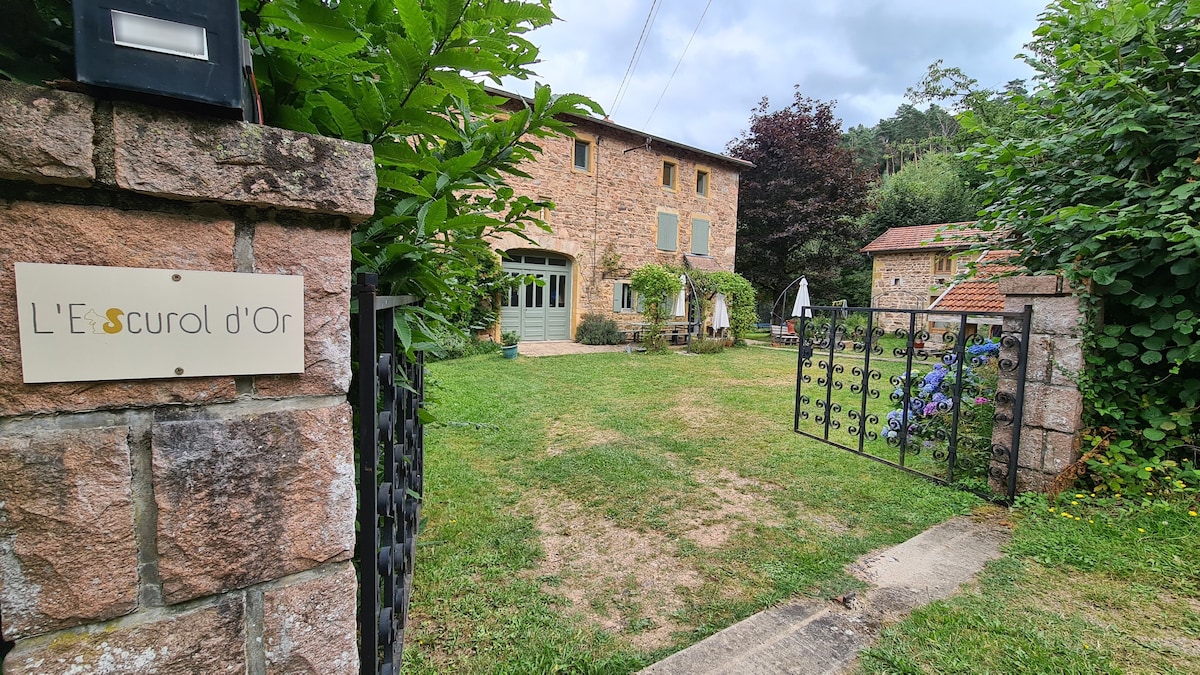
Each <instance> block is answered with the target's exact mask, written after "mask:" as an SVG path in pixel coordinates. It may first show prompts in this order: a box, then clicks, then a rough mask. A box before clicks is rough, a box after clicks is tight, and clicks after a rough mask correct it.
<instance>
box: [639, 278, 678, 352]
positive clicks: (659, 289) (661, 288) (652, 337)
mask: <svg viewBox="0 0 1200 675" xmlns="http://www.w3.org/2000/svg"><path fill="white" fill-rule="evenodd" d="M630 282H631V284H632V285H633V290H635V291H637V292H638V294H640V295H641V296H642V298H644V301H645V309H644V310H643V311H642V316H643V317H645V319H646V323H647V324H649V325H648V326H647V327H646V331H645V332H644V333H643V335H644V336H645V337H644V338H643V340H642V343H643V344H644V345H645V347H646V351H647V352H649V353H659V354H661V353H666V351H667V339H666V338H665V337H663V334H662V332H663V328H664V327H665V326H666V325H667V314H668V312H669V310H668V309H667V308H666V307H665V305H666V304H667V303H668V302H670V300H671V299H673V298H674V297H675V294H676V293H678V292H679V290H680V289H681V288H683V284H681V283H680V282H679V275H678V274H676V273H675V272H672V271H671V270H669V269H667V268H666V267H663V266H662V265H659V264H658V263H650V264H649V265H646V266H645V267H641V268H639V269H638V270H636V271H635V272H634V273H633V276H632V277H630Z"/></svg>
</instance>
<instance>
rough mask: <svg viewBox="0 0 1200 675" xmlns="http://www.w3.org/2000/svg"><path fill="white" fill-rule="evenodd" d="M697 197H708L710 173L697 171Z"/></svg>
mask: <svg viewBox="0 0 1200 675" xmlns="http://www.w3.org/2000/svg"><path fill="white" fill-rule="evenodd" d="M696 196H697V197H707V196H708V171H705V170H704V169H696Z"/></svg>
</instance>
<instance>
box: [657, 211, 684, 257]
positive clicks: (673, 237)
mask: <svg viewBox="0 0 1200 675" xmlns="http://www.w3.org/2000/svg"><path fill="white" fill-rule="evenodd" d="M658 248H659V250H660V251H674V250H676V249H677V248H679V216H677V215H675V214H674V213H667V212H665V211H659V212H658Z"/></svg>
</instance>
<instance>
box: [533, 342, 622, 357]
mask: <svg viewBox="0 0 1200 675" xmlns="http://www.w3.org/2000/svg"><path fill="white" fill-rule="evenodd" d="M625 347H626V345H585V344H582V343H579V342H568V341H566V340H554V341H548V342H522V343H521V344H520V346H519V347H518V348H517V354H518V355H519V356H534V357H537V356H562V355H563V354H598V353H600V352H623V351H625Z"/></svg>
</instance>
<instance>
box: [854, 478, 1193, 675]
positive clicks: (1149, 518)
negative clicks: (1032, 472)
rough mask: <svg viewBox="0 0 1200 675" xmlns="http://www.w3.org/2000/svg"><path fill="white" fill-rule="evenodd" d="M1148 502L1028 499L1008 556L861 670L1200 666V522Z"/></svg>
mask: <svg viewBox="0 0 1200 675" xmlns="http://www.w3.org/2000/svg"><path fill="white" fill-rule="evenodd" d="M1137 499H1140V498H1135V500H1133V501H1132V502H1130V501H1129V500H1128V498H1126V499H1125V503H1124V504H1122V507H1121V508H1120V509H1115V508H1114V507H1113V506H1112V505H1111V504H1099V505H1097V504H1095V502H1097V501H1105V500H1094V499H1092V497H1091V495H1090V494H1088V493H1073V492H1072V493H1067V494H1066V495H1064V497H1063V498H1062V499H1061V500H1060V502H1059V503H1058V505H1057V506H1056V507H1054V508H1053V510H1052V509H1051V507H1049V506H1048V505H1047V504H1046V503H1045V500H1043V499H1040V498H1039V499H1038V500H1029V501H1028V503H1027V504H1026V505H1025V506H1024V507H1022V508H1020V509H1018V510H1016V511H1015V512H1014V517H1015V520H1016V525H1017V526H1016V529H1015V533H1014V537H1013V541H1012V543H1011V544H1010V545H1009V547H1008V549H1007V553H1008V556H1007V557H1005V558H1002V559H1000V560H997V561H994V562H993V563H991V564H990V565H989V566H988V568H987V569H986V570H985V571H984V573H983V575H982V576H981V578H980V582H979V584H978V586H977V587H976V588H975V589H973V590H971V591H969V592H967V593H964V594H962V595H959V596H957V597H955V598H952V599H950V600H948V601H943V602H936V603H934V604H932V605H929V606H928V607H924V608H922V609H919V610H917V611H916V612H914V613H913V614H912V615H911V616H909V617H908V618H907V619H905V620H904V621H902V622H901V623H899V624H897V625H894V626H891V627H889V628H887V629H886V630H885V631H884V633H883V637H882V638H881V640H880V641H879V643H878V644H877V645H876V647H875V648H873V649H870V650H868V651H866V652H864V654H863V655H862V657H861V659H860V672H861V673H997V674H1001V673H1003V674H1007V673H1079V674H1081V675H1082V674H1084V673H1146V674H1147V675H1149V674H1155V675H1158V674H1166V673H1178V674H1180V675H1183V674H1185V673H1200V553H1198V551H1200V523H1198V522H1197V521H1198V520H1200V518H1198V517H1197V516H1196V515H1193V514H1195V513H1196V511H1195V510H1194V509H1195V507H1194V506H1191V507H1189V506H1187V505H1185V504H1184V503H1178V502H1177V503H1162V502H1150V503H1146V504H1141V503H1138V501H1137ZM1075 502H1078V503H1075Z"/></svg>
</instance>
